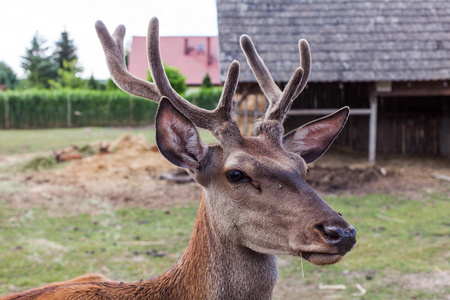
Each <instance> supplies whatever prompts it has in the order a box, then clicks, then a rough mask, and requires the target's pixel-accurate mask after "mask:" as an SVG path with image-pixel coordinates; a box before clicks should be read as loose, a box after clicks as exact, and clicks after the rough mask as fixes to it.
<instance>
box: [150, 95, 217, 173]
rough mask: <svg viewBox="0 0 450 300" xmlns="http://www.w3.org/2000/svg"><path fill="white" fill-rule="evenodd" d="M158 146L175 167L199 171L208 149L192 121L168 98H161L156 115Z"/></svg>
mask: <svg viewBox="0 0 450 300" xmlns="http://www.w3.org/2000/svg"><path fill="white" fill-rule="evenodd" d="M155 126H156V145H157V146H158V149H159V151H160V152H161V154H162V155H164V157H165V158H167V160H169V161H170V162H171V163H173V164H174V165H176V166H178V167H181V168H186V169H191V170H194V169H198V168H199V167H200V163H201V161H202V160H203V159H204V158H205V156H206V152H207V149H208V148H207V147H206V146H205V145H204V144H203V142H202V141H201V139H200V135H199V133H198V131H197V128H195V126H194V124H193V123H192V121H191V120H189V119H188V118H187V117H186V116H184V115H183V114H182V113H181V112H180V111H179V110H178V109H176V108H175V107H174V106H173V104H172V103H171V102H170V100H169V99H168V98H165V97H163V98H161V101H160V102H159V106H158V111H157V113H156V121H155Z"/></svg>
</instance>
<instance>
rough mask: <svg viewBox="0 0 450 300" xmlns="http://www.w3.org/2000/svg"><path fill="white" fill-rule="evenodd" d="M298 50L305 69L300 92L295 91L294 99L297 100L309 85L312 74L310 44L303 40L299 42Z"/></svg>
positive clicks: (301, 64) (302, 66) (301, 63)
mask: <svg viewBox="0 0 450 300" xmlns="http://www.w3.org/2000/svg"><path fill="white" fill-rule="evenodd" d="M298 49H299V50H300V66H301V68H302V69H303V71H304V73H303V78H302V82H301V83H300V86H299V87H298V90H297V91H295V94H294V97H293V99H292V101H293V100H295V99H296V98H297V97H298V95H300V93H301V92H302V91H303V89H304V88H305V86H306V84H307V83H308V79H309V75H310V74H311V50H310V48H309V44H308V42H307V41H306V40H305V39H301V40H300V41H298Z"/></svg>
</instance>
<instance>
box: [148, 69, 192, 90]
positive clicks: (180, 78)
mask: <svg viewBox="0 0 450 300" xmlns="http://www.w3.org/2000/svg"><path fill="white" fill-rule="evenodd" d="M164 71H165V72H166V75H167V78H168V79H169V83H170V85H171V86H172V87H173V89H174V90H175V91H176V92H177V93H178V94H180V95H183V94H184V93H185V92H186V91H187V85H186V76H184V75H182V74H181V73H180V71H179V70H178V69H177V68H173V67H169V66H168V65H166V64H164ZM147 80H148V81H150V82H153V78H152V75H151V74H150V71H148V76H147Z"/></svg>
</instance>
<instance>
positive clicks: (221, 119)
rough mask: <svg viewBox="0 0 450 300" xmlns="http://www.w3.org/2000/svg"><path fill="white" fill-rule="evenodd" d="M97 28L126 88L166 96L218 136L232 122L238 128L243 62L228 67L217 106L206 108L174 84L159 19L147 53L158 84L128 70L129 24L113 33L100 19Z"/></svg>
mask: <svg viewBox="0 0 450 300" xmlns="http://www.w3.org/2000/svg"><path fill="white" fill-rule="evenodd" d="M95 27H96V30H97V34H98V36H99V38H100V41H101V43H102V46H103V50H104V52H105V55H106V61H107V64H108V68H109V71H110V73H111V77H112V79H113V80H114V82H115V83H116V84H117V86H118V87H120V88H121V89H122V90H124V91H125V92H127V93H130V94H133V95H135V96H138V97H142V98H145V99H148V100H152V101H155V102H159V100H160V99H161V97H163V96H165V97H167V98H168V99H170V101H171V102H172V104H173V105H174V106H175V107H176V108H177V109H178V110H179V111H180V112H182V113H183V114H184V115H185V116H186V117H188V118H189V119H190V120H191V121H192V122H193V123H194V124H195V125H196V126H198V127H201V128H205V129H208V130H210V131H211V132H212V133H213V134H214V135H215V136H216V137H219V136H220V135H221V133H220V129H221V128H223V126H227V124H230V123H231V124H232V126H231V127H233V128H237V124H236V122H235V121H234V120H233V118H232V109H233V97H234V94H235V92H236V87H237V83H238V77H239V63H238V62H237V61H233V62H232V63H231V65H230V68H229V69H228V74H227V78H226V81H225V84H224V88H223V91H222V95H221V97H220V100H219V104H218V105H217V107H216V109H214V110H205V109H202V108H199V107H197V106H195V105H193V104H191V103H190V102H188V101H187V100H186V99H184V98H183V97H181V96H180V95H179V94H178V93H177V92H176V91H175V90H174V89H173V88H172V87H171V86H170V83H169V80H168V79H167V76H166V74H165V72H164V66H163V63H162V59H161V53H160V49H159V23H158V19H157V18H152V19H151V20H150V24H149V28H148V35H147V56H148V61H149V67H150V72H151V74H152V77H153V80H154V83H151V82H148V81H145V80H142V79H139V78H137V77H135V76H133V75H132V74H131V73H130V72H128V70H127V69H126V66H125V59H124V57H125V55H124V49H123V38H124V36H125V27H124V26H123V25H119V26H118V27H117V29H116V30H115V31H114V33H113V35H112V36H111V35H110V34H109V32H108V30H107V29H106V27H105V25H104V24H103V22H101V21H97V22H96V23H95ZM224 124H225V125H224Z"/></svg>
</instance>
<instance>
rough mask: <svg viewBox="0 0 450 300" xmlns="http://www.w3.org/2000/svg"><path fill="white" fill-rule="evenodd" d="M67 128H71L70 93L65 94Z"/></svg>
mask: <svg viewBox="0 0 450 300" xmlns="http://www.w3.org/2000/svg"><path fill="white" fill-rule="evenodd" d="M67 128H72V102H71V101H70V95H67Z"/></svg>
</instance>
